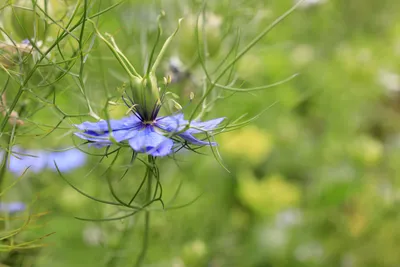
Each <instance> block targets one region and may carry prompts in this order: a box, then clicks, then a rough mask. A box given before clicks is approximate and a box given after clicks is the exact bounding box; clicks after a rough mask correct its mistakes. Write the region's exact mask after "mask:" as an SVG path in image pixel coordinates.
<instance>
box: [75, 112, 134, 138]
mask: <svg viewBox="0 0 400 267" xmlns="http://www.w3.org/2000/svg"><path fill="white" fill-rule="evenodd" d="M109 122H110V128H111V129H112V130H113V131H118V130H126V129H131V128H134V127H135V126H136V125H137V124H138V123H140V120H139V119H138V118H137V117H136V116H134V115H132V116H130V117H125V118H122V119H120V120H110V121H109ZM74 126H75V127H76V128H78V129H79V130H81V131H85V132H89V133H90V132H94V133H97V134H104V133H107V132H108V129H109V128H108V123H107V121H106V120H101V121H98V122H88V121H86V122H83V123H81V124H75V125H74Z"/></svg>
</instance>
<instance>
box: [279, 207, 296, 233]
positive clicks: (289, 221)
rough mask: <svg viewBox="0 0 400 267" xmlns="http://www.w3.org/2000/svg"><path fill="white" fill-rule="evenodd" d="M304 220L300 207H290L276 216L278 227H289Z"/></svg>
mask: <svg viewBox="0 0 400 267" xmlns="http://www.w3.org/2000/svg"><path fill="white" fill-rule="evenodd" d="M301 221H302V213H301V211H300V210H298V209H289V210H285V211H282V212H280V213H278V214H277V215H276V217H275V225H276V227H278V228H287V227H291V226H294V225H297V224H300V223H301Z"/></svg>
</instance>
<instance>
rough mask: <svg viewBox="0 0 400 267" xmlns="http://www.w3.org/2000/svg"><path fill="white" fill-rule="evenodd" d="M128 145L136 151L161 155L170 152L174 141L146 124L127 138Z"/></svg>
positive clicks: (156, 155)
mask: <svg viewBox="0 0 400 267" xmlns="http://www.w3.org/2000/svg"><path fill="white" fill-rule="evenodd" d="M129 145H130V146H131V147H132V148H133V149H134V150H135V151H137V152H141V153H147V154H149V155H152V156H155V157H163V156H166V155H168V154H170V153H171V152H172V147H173V145H174V142H173V141H172V140H171V139H169V138H167V137H165V136H163V135H162V134H160V133H157V132H156V131H155V130H154V129H153V127H152V126H147V127H145V128H144V129H143V130H140V131H137V132H136V135H135V136H134V137H132V138H131V139H129Z"/></svg>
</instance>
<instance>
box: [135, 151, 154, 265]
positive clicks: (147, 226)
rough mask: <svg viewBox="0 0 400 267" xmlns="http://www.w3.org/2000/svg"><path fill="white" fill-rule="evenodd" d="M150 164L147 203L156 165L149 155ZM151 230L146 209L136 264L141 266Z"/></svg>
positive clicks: (149, 199) (148, 213) (149, 198)
mask: <svg viewBox="0 0 400 267" xmlns="http://www.w3.org/2000/svg"><path fill="white" fill-rule="evenodd" d="M148 162H149V165H150V166H148V167H147V192H146V203H149V202H150V201H151V195H152V194H151V184H152V180H153V170H152V166H153V165H154V158H153V157H152V156H149V157H148ZM149 232H150V211H149V210H146V211H145V215H144V233H143V246H142V251H141V252H140V254H139V257H138V259H137V261H136V264H135V266H136V267H140V266H142V265H143V261H144V258H145V257H146V254H147V250H148V247H149Z"/></svg>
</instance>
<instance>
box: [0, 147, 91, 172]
mask: <svg viewBox="0 0 400 267" xmlns="http://www.w3.org/2000/svg"><path fill="white" fill-rule="evenodd" d="M3 155H4V153H2V156H3ZM54 162H56V164H57V167H58V169H59V170H60V172H68V171H72V170H74V169H76V168H79V167H81V166H82V165H84V164H85V162H86V154H85V153H83V152H82V151H80V150H78V149H70V150H66V151H60V152H47V151H43V150H26V149H23V148H21V147H19V146H14V147H13V148H12V153H11V155H10V159H9V163H8V169H9V171H10V172H12V173H14V174H15V175H22V174H23V173H24V172H25V170H28V171H31V172H33V173H39V172H41V171H43V170H45V169H47V168H49V169H51V170H52V171H57V169H56V166H55V164H54Z"/></svg>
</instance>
